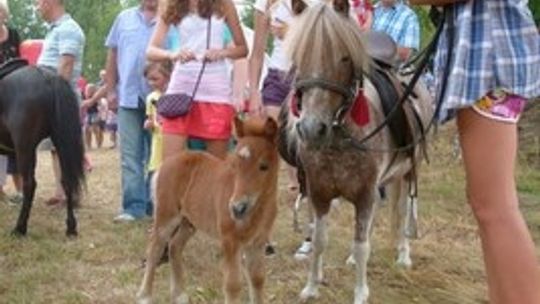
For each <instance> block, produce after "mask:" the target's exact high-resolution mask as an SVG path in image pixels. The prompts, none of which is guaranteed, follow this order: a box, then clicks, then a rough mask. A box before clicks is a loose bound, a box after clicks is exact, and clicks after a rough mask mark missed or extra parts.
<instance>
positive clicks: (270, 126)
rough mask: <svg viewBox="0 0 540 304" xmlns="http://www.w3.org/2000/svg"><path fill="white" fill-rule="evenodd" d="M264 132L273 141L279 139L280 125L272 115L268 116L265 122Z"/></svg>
mask: <svg viewBox="0 0 540 304" xmlns="http://www.w3.org/2000/svg"><path fill="white" fill-rule="evenodd" d="M264 134H265V135H266V137H267V138H269V139H270V140H272V141H275V140H277V136H278V125H277V122H276V121H275V120H274V119H273V118H272V117H268V118H267V119H266V121H265V123H264Z"/></svg>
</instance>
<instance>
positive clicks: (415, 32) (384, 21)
mask: <svg viewBox="0 0 540 304" xmlns="http://www.w3.org/2000/svg"><path fill="white" fill-rule="evenodd" d="M371 29H372V30H374V31H380V32H385V33H387V34H388V35H390V36H391V37H392V39H394V41H395V42H396V43H397V44H398V45H399V46H400V47H406V48H411V49H415V50H418V48H419V47H420V24H419V22H418V17H417V16H416V13H415V12H414V11H413V10H412V9H411V8H409V7H408V6H407V5H405V4H403V3H402V2H401V1H400V0H398V2H397V3H396V4H395V5H394V6H392V7H385V6H383V5H382V4H381V2H379V3H377V4H376V5H375V10H374V13H373V24H372V26H371Z"/></svg>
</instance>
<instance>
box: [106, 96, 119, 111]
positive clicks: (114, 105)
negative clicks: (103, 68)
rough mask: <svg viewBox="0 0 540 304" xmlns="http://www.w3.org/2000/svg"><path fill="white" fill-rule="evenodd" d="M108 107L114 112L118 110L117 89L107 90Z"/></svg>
mask: <svg viewBox="0 0 540 304" xmlns="http://www.w3.org/2000/svg"><path fill="white" fill-rule="evenodd" d="M107 108H108V109H109V110H111V111H113V112H114V113H116V112H117V110H118V94H116V92H115V91H110V92H107Z"/></svg>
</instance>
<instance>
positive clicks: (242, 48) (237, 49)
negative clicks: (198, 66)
mask: <svg viewBox="0 0 540 304" xmlns="http://www.w3.org/2000/svg"><path fill="white" fill-rule="evenodd" d="M223 10H224V15H225V22H226V23H227V25H228V26H229V29H230V30H231V33H232V36H233V42H234V44H230V45H229V46H227V47H226V48H224V49H210V50H207V51H206V53H205V58H206V59H207V60H209V61H216V60H221V59H225V58H229V59H240V58H244V57H246V55H247V53H248V49H247V45H246V39H245V37H244V33H243V32H242V27H241V26H240V19H239V18H238V13H237V12H236V8H235V6H234V3H233V2H232V0H225V1H224V8H223Z"/></svg>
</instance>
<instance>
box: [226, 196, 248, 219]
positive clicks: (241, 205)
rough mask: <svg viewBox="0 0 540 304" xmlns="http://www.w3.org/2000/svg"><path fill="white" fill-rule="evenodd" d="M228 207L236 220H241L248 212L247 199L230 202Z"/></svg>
mask: <svg viewBox="0 0 540 304" xmlns="http://www.w3.org/2000/svg"><path fill="white" fill-rule="evenodd" d="M230 209H231V213H232V216H233V217H234V218H235V219H237V220H241V219H242V218H244V216H245V215H246V214H247V213H248V212H247V211H248V209H249V200H247V199H242V200H240V201H238V202H234V203H232V204H231V206H230Z"/></svg>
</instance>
